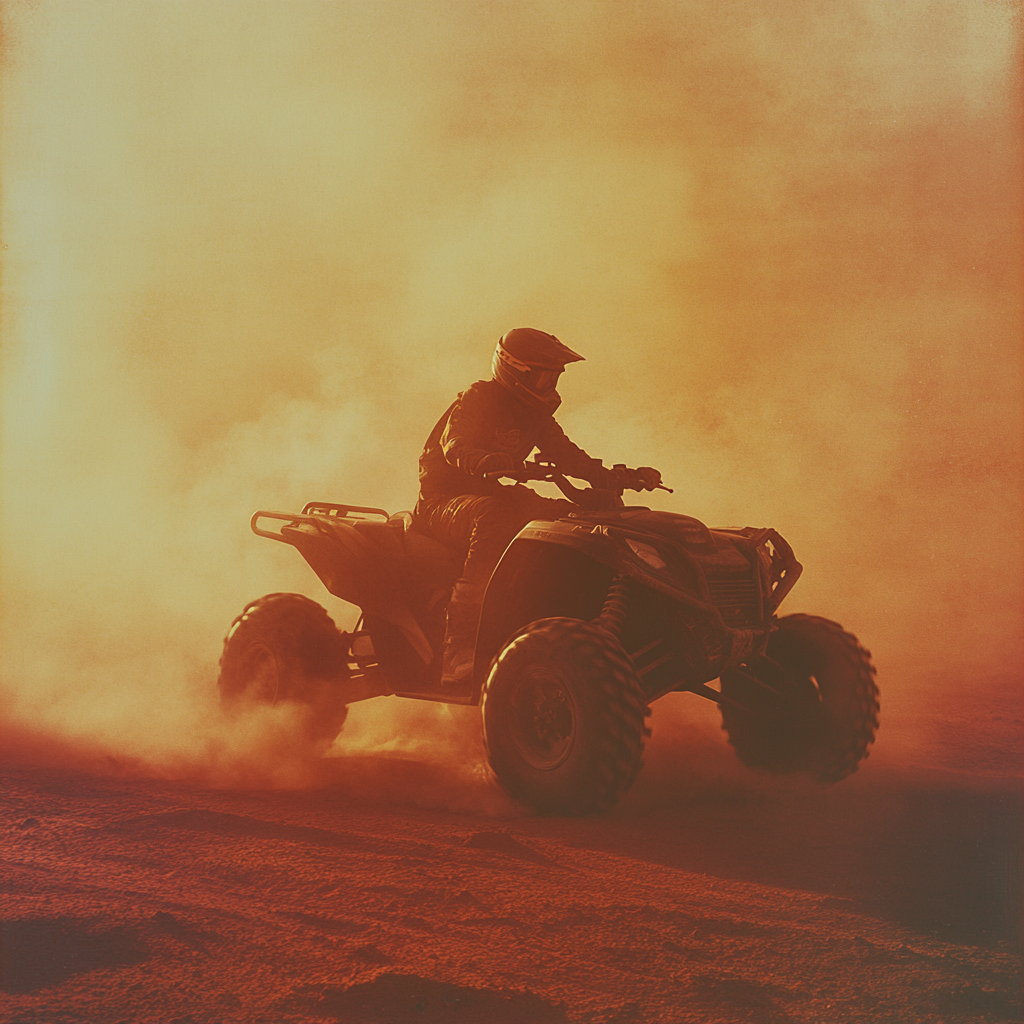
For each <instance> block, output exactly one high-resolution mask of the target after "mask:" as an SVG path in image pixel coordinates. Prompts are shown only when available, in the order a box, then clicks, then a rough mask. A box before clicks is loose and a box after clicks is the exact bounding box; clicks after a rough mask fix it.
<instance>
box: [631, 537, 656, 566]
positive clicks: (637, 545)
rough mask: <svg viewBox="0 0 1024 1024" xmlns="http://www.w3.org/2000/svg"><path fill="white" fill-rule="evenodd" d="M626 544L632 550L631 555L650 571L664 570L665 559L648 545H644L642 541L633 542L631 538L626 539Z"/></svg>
mask: <svg viewBox="0 0 1024 1024" xmlns="http://www.w3.org/2000/svg"><path fill="white" fill-rule="evenodd" d="M626 543H627V544H628V545H629V546H630V547H631V548H632V549H633V554H634V555H636V557H637V558H639V559H640V560H641V561H643V562H646V563H647V564H648V565H649V566H650V567H651V568H652V569H664V568H665V565H666V562H665V559H664V558H662V557H661V555H659V554H658V552H657V551H656V550H655V549H654V548H652V547H651V545H650V544H645V543H644V542H643V541H642V540H633V538H632V537H627V538H626Z"/></svg>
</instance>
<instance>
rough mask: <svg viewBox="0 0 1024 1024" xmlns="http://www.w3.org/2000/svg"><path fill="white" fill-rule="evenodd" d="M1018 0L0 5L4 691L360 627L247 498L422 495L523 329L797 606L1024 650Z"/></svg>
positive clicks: (138, 675)
mask: <svg viewBox="0 0 1024 1024" xmlns="http://www.w3.org/2000/svg"><path fill="white" fill-rule="evenodd" d="M1018 10H1019V9H1018V8H1017V7H1016V5H1013V4H1010V3H1008V2H1007V3H1001V2H998V0H958V2H915V0H822V2H813V0H794V2H784V0H776V2H773V3H762V2H753V0H736V2H730V3H720V2H715V0H694V2H668V0H649V2H636V3H633V2H626V0H616V2H607V3H605V2H586V0H573V2H568V0H560V2H553V0H537V2H527V0H523V2H515V3H504V2H487V3H483V2H469V0H450V2H440V0H429V2H406V0H390V2H384V0H375V2H344V0H337V2H308V0H289V2H284V0H278V2H273V3H261V2H245V3H229V2H221V0H174V2H154V0H117V2H104V0H69V2H62V0H40V2H31V3H29V2H18V0H8V2H6V3H4V4H3V12H2V13H3V18H4V27H5V31H6V34H7V42H6V50H5V58H4V59H5V66H4V92H3V135H2V146H3V153H2V156H3V209H2V217H3V220H2V228H3V246H4V248H3V258H4V264H3V271H4V277H3V300H4V311H3V321H2V328H3V416H4V421H3V452H2V457H3V463H2V470H3V478H2V479H3V484H2V487H3V518H2V528H3V534H2V542H3V569H2V584H3V601H4V635H3V643H4V650H5V654H4V677H3V688H4V693H5V695H6V697H7V699H8V701H9V702H10V706H12V707H15V708H17V709H18V712H19V713H20V714H22V715H24V716H27V717H32V716H38V717H39V718H40V719H41V720H42V719H45V720H47V721H51V720H52V721H57V720H58V719H60V720H61V721H68V720H75V721H80V720H82V721H84V720H86V719H87V720H88V721H89V722H90V723H92V724H91V725H90V726H89V727H90V728H95V729H96V730H97V731H104V730H107V731H112V730H115V729H120V728H123V726H124V723H125V722H132V723H134V722H136V721H137V720H138V719H139V718H150V719H153V720H156V719H157V718H160V717H161V716H163V717H165V718H166V716H167V715H169V714H170V712H169V710H168V709H169V708H170V707H171V706H174V707H178V706H179V705H180V704H184V705H188V704H189V703H190V702H191V703H194V702H195V700H197V699H198V697H196V695H197V694H200V693H201V694H203V695H204V697H203V699H204V700H205V699H206V695H209V694H211V693H212V682H213V680H214V679H215V677H216V671H217V670H216V660H217V657H218V656H219V647H220V637H221V635H222V634H223V631H224V629H225V627H226V626H227V624H228V623H229V622H230V620H231V618H232V617H233V616H234V615H235V614H237V612H238V611H239V610H240V609H241V607H242V605H243V604H244V603H245V602H246V601H248V600H251V599H252V598H254V597H256V596H258V595H259V594H261V593H264V592H268V591H276V590H300V591H304V592H306V593H308V594H310V596H312V597H314V598H316V599H317V600H320V601H321V602H322V603H324V604H326V605H329V606H330V608H331V611H332V614H335V615H336V618H337V619H338V621H339V623H340V624H342V625H345V626H351V624H352V622H351V609H348V610H346V609H345V608H344V606H342V605H341V604H340V603H339V602H337V601H335V600H334V599H332V598H329V597H328V596H327V595H326V594H325V593H324V592H323V591H322V588H321V587H320V584H319V582H318V581H317V580H316V579H315V577H313V575H312V573H311V572H310V571H309V570H308V569H307V568H306V567H305V565H304V563H302V561H301V559H300V558H299V557H298V555H297V554H295V553H294V552H292V551H290V550H288V549H286V548H285V547H284V546H282V545H272V544H269V543H266V542H263V541H260V540H258V539H257V538H255V537H253V536H252V535H251V534H250V533H249V529H248V517H249V515H250V514H251V512H252V511H253V510H254V509H255V508H258V507H262V508H288V509H291V508H296V507H299V506H301V505H302V504H303V503H304V502H306V501H308V500H311V499H314V498H316V499H325V500H335V501H351V502H353V503H360V504H370V505H383V506H384V507H387V508H389V509H398V508H408V507H411V505H412V504H413V503H414V501H415V495H416V459H417V456H418V454H419V450H420V448H421V446H422V443H423V440H424V439H425V437H426V435H427V433H428V432H429V430H430V428H431V427H432V425H433V423H434V422H435V420H436V419H437V417H438V416H439V415H440V413H441V412H442V411H443V410H444V409H445V408H446V407H447V405H448V404H449V402H450V401H451V400H452V398H453V397H454V395H455V393H456V392H458V391H459V390H462V389H463V388H464V387H466V386H468V384H470V383H471V382H472V381H473V380H476V379H478V378H480V377H486V376H487V375H488V373H489V362H490V354H491V350H492V348H493V345H494V342H495V340H496V339H497V337H498V336H499V335H500V334H501V333H503V332H504V331H505V330H508V329H509V328H511V327H515V326H536V327H540V328H542V329H544V330H547V331H551V332H553V333H555V334H557V335H559V336H560V337H561V338H562V339H563V340H564V341H565V342H566V343H567V344H568V345H570V346H571V347H572V348H574V349H576V350H578V351H580V352H582V353H583V354H584V355H585V356H586V357H587V361H586V362H584V363H581V364H576V365H574V366H573V367H571V368H570V370H569V371H568V372H567V373H566V375H565V377H564V378H563V387H562V392H563V396H564V405H563V407H562V410H561V411H560V413H559V419H560V421H561V422H562V424H563V425H564V426H565V427H566V429H567V431H568V432H569V433H570V436H572V437H573V439H574V440H576V441H577V442H578V443H579V444H580V445H582V446H583V447H584V448H586V449H587V450H588V451H589V452H590V453H591V454H593V455H596V456H598V457H601V458H603V459H604V460H605V462H606V464H611V463H612V462H627V463H629V464H630V465H654V466H657V467H658V468H660V469H661V470H662V472H663V474H664V476H665V479H666V481H667V482H668V483H669V484H670V485H671V486H674V487H675V489H676V493H675V494H674V495H664V494H660V493H659V494H658V495H657V496H656V497H655V498H653V499H650V500H651V501H652V503H654V504H656V505H657V506H658V507H663V508H672V509H677V510H679V511H682V512H686V513H689V514H692V515H695V516H697V517H698V518H701V519H703V520H704V521H706V522H708V523H709V525H719V526H731V525H739V526H742V525H756V526H767V525H771V526H775V527H776V528H778V529H779V530H780V531H781V532H782V533H783V534H784V535H785V536H786V537H787V539H788V540H789V541H790V542H791V543H792V545H793V546H794V548H795V550H796V552H797V556H798V557H799V558H800V559H801V561H803V562H804V564H805V567H806V569H805V574H804V578H803V579H802V580H801V582H800V584H799V586H798V587H797V588H796V590H795V591H794V593H793V595H792V596H791V597H790V598H788V599H787V606H786V607H788V608H789V610H791V611H800V610H803V611H812V612H816V613H820V614H824V615H827V616H829V617H831V618H835V619H838V620H839V621H841V622H843V624H844V625H846V626H848V627H849V628H851V629H853V630H854V631H855V632H857V633H858V634H859V635H861V637H862V639H863V640H864V642H865V643H866V644H867V645H868V646H869V647H872V649H873V650H874V651H875V653H876V656H877V657H878V658H879V660H880V662H881V663H884V662H885V661H886V659H889V660H890V661H892V662H896V661H898V660H900V659H905V660H906V659H909V660H920V661H922V662H944V663H952V664H957V665H964V666H966V665H980V666H982V667H990V668H991V667H993V666H996V667H998V666H1000V665H1002V664H1004V663H1008V662H1009V660H1010V659H1018V663H1019V658H1020V656H1021V654H1022V653H1024V652H1022V651H1021V641H1020V623H1021V607H1022V590H1021V569H1020V567H1021V565H1022V564H1024V558H1022V555H1024V548H1022V543H1021V536H1022V528H1021V521H1022V508H1021V492H1022V481H1021V473H1020V468H1021V446H1022V445H1021V441H1022V433H1024V426H1022V404H1024V402H1022V396H1024V388H1022V369H1021V344H1020V342H1021V336H1022V323H1024V316H1022V292H1021V280H1022V270H1024V267H1022V211H1021V196H1020V180H1021V170H1022V166H1021V165H1022V161H1021V107H1020V99H1019V98H1020V95H1021V93H1020V85H1021V83H1020V78H1019V70H1018V69H1019V67H1020V58H1021V54H1020V47H1019V43H1020V21H1019V14H1018V13H1015V12H1017V11H1018ZM645 500H647V499H645ZM182 697H184V698H185V700H184V701H182ZM176 713H177V712H176ZM180 715H181V720H182V721H185V720H187V717H188V715H187V712H185V711H181V712H180ZM82 728H85V726H82Z"/></svg>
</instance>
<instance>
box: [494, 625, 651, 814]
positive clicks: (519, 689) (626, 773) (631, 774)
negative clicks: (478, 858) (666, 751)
mask: <svg viewBox="0 0 1024 1024" xmlns="http://www.w3.org/2000/svg"><path fill="white" fill-rule="evenodd" d="M482 709H483V724H484V742H485V744H486V746H487V754H488V758H489V759H490V763H491V767H492V768H493V769H494V773H495V775H497V777H498V781H499V782H501V784H502V785H503V786H504V787H505V789H506V790H508V792H509V793H510V794H511V795H512V796H513V797H515V798H516V799H517V800H520V801H522V802H523V803H525V804H528V805H530V806H531V807H533V808H535V809H536V810H539V811H544V812H549V813H559V814H590V813H594V812H596V811H599V810H602V809H603V808H605V807H609V806H611V805H612V804H614V803H615V801H616V800H617V799H618V798H619V796H620V794H622V793H624V792H625V791H626V790H627V789H629V787H630V786H631V785H632V784H633V780H634V778H636V774H637V772H638V771H639V770H640V768H641V766H642V764H643V761H642V760H641V755H642V753H643V746H644V736H645V735H649V731H648V730H646V729H645V728H644V717H645V715H647V714H648V713H649V711H648V708H646V707H645V706H644V695H643V691H642V690H641V689H640V683H639V681H638V680H637V677H636V672H635V671H634V669H633V665H632V662H631V661H630V660H629V656H628V655H627V654H626V652H625V651H624V650H623V649H622V646H621V645H620V644H619V642H618V640H616V639H615V638H614V637H613V636H612V635H611V634H610V633H608V632H606V631H605V630H603V629H601V628H599V627H598V626H595V625H592V624H591V623H589V622H583V621H581V620H579V619H562V618H557V619H541V620H539V621H538V622H534V623H531V624H530V625H529V626H527V627H526V628H525V629H524V630H523V631H522V632H521V633H520V634H519V635H518V636H516V637H515V638H514V639H513V640H511V641H510V642H509V643H508V644H506V646H505V647H504V649H503V650H502V652H501V653H500V654H499V655H498V658H497V660H496V661H495V663H494V666H493V667H492V669H491V672H490V676H489V677H488V679H487V685H486V687H485V689H484V694H483V703H482Z"/></svg>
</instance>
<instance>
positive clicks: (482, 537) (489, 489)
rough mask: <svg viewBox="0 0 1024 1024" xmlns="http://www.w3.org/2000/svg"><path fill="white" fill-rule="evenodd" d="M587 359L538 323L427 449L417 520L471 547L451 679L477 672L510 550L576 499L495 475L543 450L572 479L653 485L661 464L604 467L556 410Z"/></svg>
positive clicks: (450, 412)
mask: <svg viewBox="0 0 1024 1024" xmlns="http://www.w3.org/2000/svg"><path fill="white" fill-rule="evenodd" d="M582 359H583V356H581V355H579V353H577V352H573V351H572V349H570V348H568V347H567V346H565V345H563V344H562V343H561V342H560V341H559V340H558V338H556V337H555V336H554V335H552V334H545V333H544V331H538V330H534V329H533V328H530V327H519V328H516V329H515V330H513V331H509V332H508V333H507V334H505V335H504V336H502V338H501V339H500V340H499V341H498V344H497V347H496V348H495V350H494V358H493V360H492V362H491V380H486V381H485V380H481V381H477V382H476V383H475V384H473V385H472V386H471V387H470V388H469V389H468V390H466V391H463V392H462V394H460V395H459V397H458V398H457V399H456V400H455V401H454V402H453V403H452V404H451V406H449V408H448V409H447V410H446V412H445V413H444V415H443V416H442V417H441V418H440V419H439V420H438V421H437V425H436V426H435V427H434V429H433V430H432V431H431V432H430V436H429V437H428V438H427V443H426V445H425V446H424V449H423V454H422V455H421V456H420V498H419V501H418V502H417V505H416V519H417V522H418V523H419V524H420V526H421V527H422V528H423V529H424V530H425V531H426V532H427V533H429V534H431V535H433V536H434V537H435V538H436V539H438V540H440V541H442V542H443V543H447V544H449V545H455V546H458V547H460V548H462V549H463V550H465V551H466V552H467V554H466V564H465V568H464V569H463V572H462V577H461V578H460V579H459V580H458V581H457V582H456V584H455V588H454V590H453V591H452V597H451V601H450V603H449V605H448V624H447V633H446V636H445V649H444V664H443V669H442V677H441V682H442V685H443V686H446V687H451V686H456V685H457V684H458V683H460V682H462V681H463V680H464V679H465V678H466V677H467V676H468V675H469V673H470V671H471V670H472V666H473V648H474V643H475V639H476V628H477V623H478V621H479V618H480V608H481V605H482V603H483V596H484V589H485V587H486V586H487V581H488V580H489V579H490V576H491V572H492V571H493V570H494V567H495V565H497V563H498V559H499V558H500V557H501V555H502V552H504V550H505V548H506V547H508V545H509V543H510V542H511V541H512V538H513V537H515V535H516V534H517V533H518V532H519V531H520V530H521V529H522V528H523V527H524V526H525V525H526V524H527V523H528V522H530V520H532V519H558V518H560V517H562V516H565V515H567V514H568V513H569V512H572V511H575V509H576V507H577V506H576V505H574V504H573V503H572V502H569V501H565V500H561V499H555V498H544V497H542V496H541V495H539V494H537V493H536V492H535V491H533V490H531V489H530V488H528V487H523V486H514V487H513V486H507V485H502V484H501V483H499V482H498V479H497V478H496V477H488V476H487V474H488V473H501V472H514V471H515V470H516V469H519V468H521V467H522V465H523V462H524V460H525V459H526V458H527V456H528V455H530V453H531V452H532V451H533V450H534V449H535V448H536V449H539V452H540V456H541V458H543V459H544V460H545V461H548V462H552V463H554V464H555V465H556V466H557V467H558V469H559V471H560V472H562V473H564V474H565V475H567V476H572V477H576V478H577V479H580V480H587V481H589V482H590V484H591V485H592V486H594V487H599V488H604V489H608V490H614V489H618V490H619V491H621V489H622V488H623V487H631V488H633V489H635V490H641V489H644V488H648V489H649V488H653V487H655V486H657V485H658V484H659V483H660V482H661V474H660V473H659V472H658V471H657V470H656V469H650V468H649V467H644V468H641V469H624V468H617V469H605V468H604V467H603V466H602V465H601V460H600V459H593V458H591V457H590V456H589V455H588V454H587V453H586V452H585V451H583V449H582V448H578V447H577V446H576V445H574V444H573V443H572V441H570V440H569V438H568V437H566V435H565V432H564V431H563V430H562V428H561V427H560V426H559V425H558V424H557V423H556V422H555V420H554V417H553V413H554V412H555V410H556V409H557V408H558V406H559V405H560V404H561V398H560V397H559V395H558V391H557V390H556V387H557V384H558V378H559V376H560V374H561V373H562V371H563V370H564V369H565V367H566V365H567V364H568V363H574V362H578V361H580V360H582Z"/></svg>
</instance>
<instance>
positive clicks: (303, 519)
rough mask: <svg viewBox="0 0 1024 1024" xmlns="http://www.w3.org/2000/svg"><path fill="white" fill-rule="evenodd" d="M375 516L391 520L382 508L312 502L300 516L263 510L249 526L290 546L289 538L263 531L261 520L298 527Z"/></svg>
mask: <svg viewBox="0 0 1024 1024" xmlns="http://www.w3.org/2000/svg"><path fill="white" fill-rule="evenodd" d="M374 516H380V517H381V518H382V519H383V520H384V522H387V521H388V520H389V519H390V518H391V516H390V515H388V513H387V512H385V511H384V509H382V508H369V507H368V506H366V505H335V504H333V503H332V502H326V501H311V502H309V503H308V504H307V505H306V506H305V507H304V508H303V510H302V511H301V512H300V513H299V514H298V515H296V514H295V513H294V512H268V511H266V510H264V509H261V510H260V511H259V512H254V513H253V514H252V519H250V520H249V526H250V527H251V528H252V532H253V533H255V534H256V536H257V537H266V538H267V539H268V540H279V541H282V542H283V543H285V544H290V543H291V541H290V540H288V538H287V537H283V536H282V535H281V534H280V533H279V532H278V533H275V532H274V531H273V530H264V529H261V528H260V527H259V526H258V525H257V524H258V522H259V521H260V520H261V519H277V520H279V521H280V522H284V523H288V524H289V525H292V526H298V525H299V524H300V523H308V522H315V521H316V520H317V519H324V518H328V519H350V520H353V521H362V520H366V519H370V518H372V517H374Z"/></svg>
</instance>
